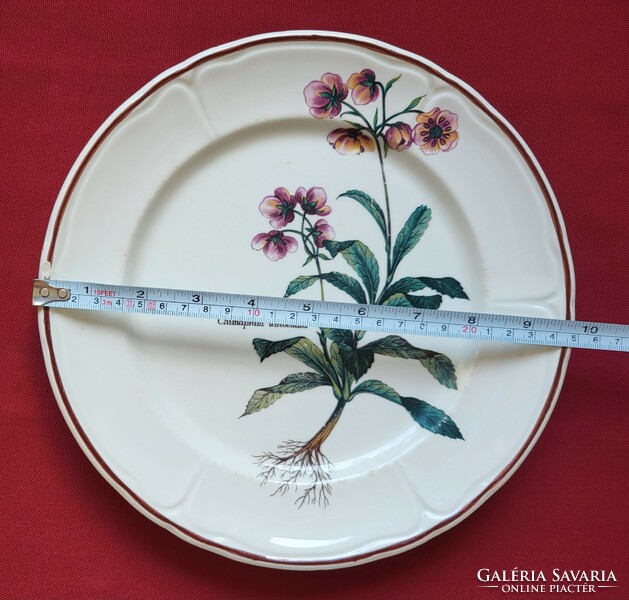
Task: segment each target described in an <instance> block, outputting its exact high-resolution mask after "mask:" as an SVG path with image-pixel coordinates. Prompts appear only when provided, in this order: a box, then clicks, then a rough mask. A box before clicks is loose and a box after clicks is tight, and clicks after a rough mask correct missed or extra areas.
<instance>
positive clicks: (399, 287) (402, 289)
mask: <svg viewBox="0 0 629 600" xmlns="http://www.w3.org/2000/svg"><path fill="white" fill-rule="evenodd" d="M425 287H426V284H425V283H424V282H423V281H422V280H421V278H420V277H403V278H402V279H398V280H397V281H394V282H393V283H392V284H391V285H389V287H388V288H386V290H384V291H383V292H382V299H383V300H386V299H387V298H388V297H389V296H393V294H398V293H400V294H406V293H408V292H416V291H418V290H422V289H424V288H425Z"/></svg>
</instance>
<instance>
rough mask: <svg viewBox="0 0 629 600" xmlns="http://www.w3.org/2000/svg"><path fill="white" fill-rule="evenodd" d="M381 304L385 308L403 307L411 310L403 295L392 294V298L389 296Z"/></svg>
mask: <svg viewBox="0 0 629 600" xmlns="http://www.w3.org/2000/svg"><path fill="white" fill-rule="evenodd" d="M382 304H383V305H385V306H405V307H406V308H412V307H411V303H410V302H409V301H408V300H407V299H406V295H405V294H393V296H389V297H388V298H387V299H386V300H385V301H384V302H383V303H382Z"/></svg>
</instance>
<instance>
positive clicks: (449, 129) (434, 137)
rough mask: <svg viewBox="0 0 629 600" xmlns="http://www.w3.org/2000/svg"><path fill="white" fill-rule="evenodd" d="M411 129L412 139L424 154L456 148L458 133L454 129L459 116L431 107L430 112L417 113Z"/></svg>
mask: <svg viewBox="0 0 629 600" xmlns="http://www.w3.org/2000/svg"><path fill="white" fill-rule="evenodd" d="M417 123H418V124H417V125H416V126H415V129H414V131H413V136H414V141H415V143H416V144H417V145H418V146H419V149H420V150H421V151H422V152H423V153H424V154H437V153H438V152H440V151H441V150H443V151H444V152H448V151H450V150H453V149H454V148H456V145H457V143H458V141H459V134H458V133H457V131H456V129H457V127H458V125H459V118H458V116H457V115H456V114H454V113H453V112H450V111H448V110H441V109H440V108H433V109H432V110H431V111H430V112H428V113H424V114H421V115H417Z"/></svg>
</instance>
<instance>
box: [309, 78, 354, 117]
mask: <svg viewBox="0 0 629 600" xmlns="http://www.w3.org/2000/svg"><path fill="white" fill-rule="evenodd" d="M304 98H305V99H306V104H307V105H308V106H309V107H310V114H311V115H312V116H313V117H316V118H317V119H325V118H327V117H330V119H333V118H334V117H336V116H337V115H338V114H339V113H340V112H341V109H342V104H341V102H342V101H343V100H345V98H347V85H345V84H344V83H343V80H342V79H341V77H340V75H335V74H334V73H326V74H325V75H323V77H321V80H320V81H311V82H310V83H309V84H308V85H307V86H306V87H305V88H304Z"/></svg>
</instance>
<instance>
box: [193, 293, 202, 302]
mask: <svg viewBox="0 0 629 600" xmlns="http://www.w3.org/2000/svg"><path fill="white" fill-rule="evenodd" d="M192 301H193V302H201V296H200V295H199V294H192Z"/></svg>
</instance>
